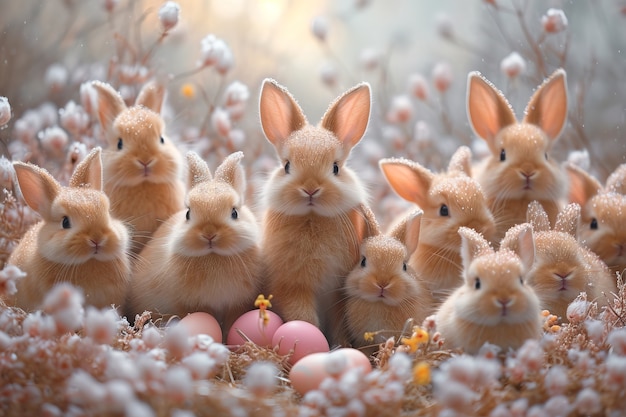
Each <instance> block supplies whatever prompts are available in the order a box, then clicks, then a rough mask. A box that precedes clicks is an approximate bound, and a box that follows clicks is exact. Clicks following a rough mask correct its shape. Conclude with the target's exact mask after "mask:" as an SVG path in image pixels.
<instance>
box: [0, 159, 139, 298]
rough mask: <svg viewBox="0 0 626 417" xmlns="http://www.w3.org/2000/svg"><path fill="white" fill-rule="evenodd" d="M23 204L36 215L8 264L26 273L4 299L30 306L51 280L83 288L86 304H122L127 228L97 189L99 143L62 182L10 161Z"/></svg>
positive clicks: (126, 274) (52, 283) (127, 264)
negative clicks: (65, 182) (24, 202)
mask: <svg viewBox="0 0 626 417" xmlns="http://www.w3.org/2000/svg"><path fill="white" fill-rule="evenodd" d="M13 166H14V168H15V174H16V177H17V182H18V184H19V188H20V191H21V194H22V196H23V198H24V200H25V201H26V204H28V206H29V207H30V208H31V209H33V210H34V211H35V212H37V213H38V214H39V215H40V216H41V220H40V221H39V222H38V223H36V224H34V225H33V226H32V227H31V228H30V229H29V230H28V231H27V232H26V234H25V235H24V236H23V237H22V239H21V240H20V242H19V244H18V246H17V247H16V248H15V250H14V251H13V252H12V254H11V256H10V258H9V260H8V263H9V264H11V265H15V266H17V267H18V268H20V269H21V270H22V271H24V272H26V277H25V278H23V279H21V280H19V281H18V282H17V290H18V291H17V293H16V295H15V296H13V297H10V299H7V300H5V301H6V302H7V303H8V304H11V305H14V306H17V307H20V308H22V309H23V310H25V311H34V310H37V309H40V308H41V304H42V302H43V301H44V298H45V296H46V294H47V293H48V292H49V291H50V289H52V287H54V286H55V285H56V284H59V283H62V282H67V283H70V284H72V285H74V286H76V287H78V288H80V289H82V291H83V294H84V296H85V303H86V304H87V305H91V306H95V307H97V308H105V307H110V306H111V305H113V306H116V307H121V306H122V305H123V303H124V298H125V296H126V292H127V289H128V282H129V279H130V272H131V267H130V258H129V245H130V237H129V231H128V229H127V227H126V226H125V224H124V223H122V222H121V221H120V220H117V219H115V218H114V217H112V216H111V215H110V213H109V199H108V197H107V196H106V194H105V193H104V192H103V191H102V160H101V148H99V147H97V148H94V149H93V150H92V151H91V152H90V153H89V154H88V155H87V156H86V157H85V158H84V159H83V161H81V162H80V163H79V164H78V165H77V166H76V168H75V170H74V173H73V174H72V176H71V178H70V180H69V186H62V185H61V184H59V182H57V181H56V180H55V179H54V178H53V177H52V176H51V175H50V174H49V173H48V172H47V171H46V170H44V169H43V168H40V167H38V166H36V165H32V164H27V163H23V162H19V161H16V162H13Z"/></svg>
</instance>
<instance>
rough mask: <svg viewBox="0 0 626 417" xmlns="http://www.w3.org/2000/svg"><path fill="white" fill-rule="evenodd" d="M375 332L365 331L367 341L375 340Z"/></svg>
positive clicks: (364, 336)
mask: <svg viewBox="0 0 626 417" xmlns="http://www.w3.org/2000/svg"><path fill="white" fill-rule="evenodd" d="M375 334H376V332H365V334H363V339H365V341H366V342H373V341H374V335H375Z"/></svg>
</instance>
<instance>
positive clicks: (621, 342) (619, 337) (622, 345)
mask: <svg viewBox="0 0 626 417" xmlns="http://www.w3.org/2000/svg"><path fill="white" fill-rule="evenodd" d="M607 342H608V344H609V345H611V352H612V353H614V354H616V355H620V356H626V328H624V327H620V328H615V329H613V330H611V333H609V337H608V338H607Z"/></svg>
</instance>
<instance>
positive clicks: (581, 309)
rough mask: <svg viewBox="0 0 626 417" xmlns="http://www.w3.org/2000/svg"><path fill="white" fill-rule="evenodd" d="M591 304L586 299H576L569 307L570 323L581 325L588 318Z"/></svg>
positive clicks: (568, 317) (568, 316) (567, 313)
mask: <svg viewBox="0 0 626 417" xmlns="http://www.w3.org/2000/svg"><path fill="white" fill-rule="evenodd" d="M589 305H590V303H589V302H588V301H587V300H584V299H576V300H574V301H572V302H571V303H570V305H568V306H567V312H566V315H567V319H568V320H569V321H570V323H580V322H582V321H583V320H585V318H587V314H588V312H589Z"/></svg>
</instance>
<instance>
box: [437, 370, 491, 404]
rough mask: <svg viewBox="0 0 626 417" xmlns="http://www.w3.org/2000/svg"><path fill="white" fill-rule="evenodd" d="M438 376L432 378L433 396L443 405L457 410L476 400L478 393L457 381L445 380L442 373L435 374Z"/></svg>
mask: <svg viewBox="0 0 626 417" xmlns="http://www.w3.org/2000/svg"><path fill="white" fill-rule="evenodd" d="M436 375H438V376H439V377H436V378H434V379H433V382H434V384H435V390H434V394H435V398H436V399H437V401H438V402H439V403H440V404H441V405H442V406H444V407H448V408H451V409H453V410H457V411H463V410H466V409H467V407H469V406H470V405H471V404H472V403H473V402H474V401H476V400H478V398H480V397H479V395H478V394H477V393H476V392H474V391H472V390H471V389H469V388H468V387H467V386H465V385H463V384H461V383H459V382H457V381H446V380H445V377H443V378H442V377H441V376H442V375H443V374H441V373H438V374H436Z"/></svg>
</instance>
